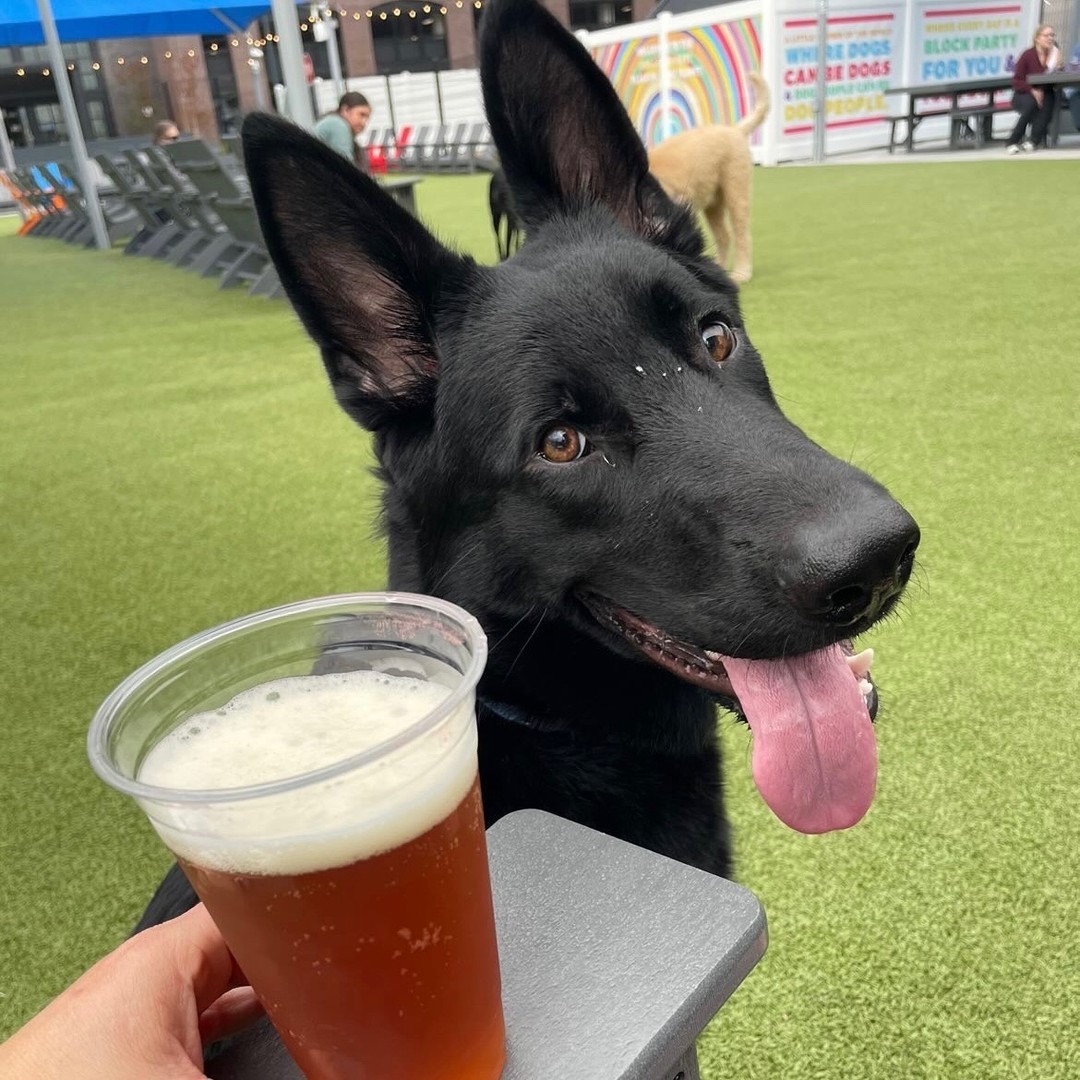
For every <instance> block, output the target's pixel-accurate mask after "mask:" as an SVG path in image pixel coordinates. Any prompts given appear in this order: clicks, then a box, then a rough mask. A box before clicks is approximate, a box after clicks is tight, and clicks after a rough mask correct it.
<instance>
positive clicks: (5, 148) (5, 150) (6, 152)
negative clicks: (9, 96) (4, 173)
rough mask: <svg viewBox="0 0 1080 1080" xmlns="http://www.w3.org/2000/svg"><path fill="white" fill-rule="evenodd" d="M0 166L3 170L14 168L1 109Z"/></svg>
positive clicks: (13, 155) (13, 156)
mask: <svg viewBox="0 0 1080 1080" xmlns="http://www.w3.org/2000/svg"><path fill="white" fill-rule="evenodd" d="M0 165H2V166H3V167H4V168H5V169H14V168H15V154H14V153H13V152H12V149H11V140H10V139H9V138H8V133H7V124H6V123H4V110H3V109H0Z"/></svg>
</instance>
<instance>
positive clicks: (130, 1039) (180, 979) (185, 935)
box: [0, 904, 262, 1080]
mask: <svg viewBox="0 0 1080 1080" xmlns="http://www.w3.org/2000/svg"><path fill="white" fill-rule="evenodd" d="M261 1013H262V1007H261V1006H260V1005H259V1003H258V1000H257V999H256V997H255V992H254V991H253V990H252V989H251V987H250V986H248V985H246V981H245V979H244V976H243V974H242V972H241V971H240V969H239V968H238V967H237V965H236V961H235V960H234V959H233V957H232V954H231V953H230V952H229V950H228V947H227V946H226V945H225V941H224V939H223V938H222V936H221V933H220V932H219V931H218V928H217V927H216V926H215V925H214V923H213V920H212V919H211V918H210V916H209V915H208V914H207V911H206V908H204V907H203V906H202V904H199V905H198V906H197V907H195V908H193V909H192V910H191V911H188V912H186V913H185V914H183V915H181V916H180V917H179V918H176V919H173V920H172V921H171V922H167V923H163V924H162V925H161V926H154V927H151V928H150V929H149V930H144V931H143V932H142V933H140V934H136V935H135V937H133V938H130V939H129V940H128V941H125V942H124V944H123V945H121V946H120V947H119V948H117V949H116V950H114V951H113V952H111V953H110V954H109V955H108V956H106V957H105V958H104V959H103V960H99V961H98V963H96V964H95V965H94V966H93V967H92V968H91V969H90V970H89V971H88V972H87V973H86V974H85V975H83V976H82V977H81V978H79V979H78V980H77V981H76V982H74V983H73V984H72V985H71V986H70V987H68V989H67V990H65V991H64V992H63V993H62V994H61V995H60V996H59V997H58V998H56V999H55V1000H54V1001H53V1002H52V1003H51V1004H50V1005H47V1006H46V1007H45V1008H44V1009H43V1010H42V1011H41V1012H40V1013H38V1014H37V1016H35V1017H34V1018H33V1019H32V1020H31V1021H30V1022H29V1023H28V1024H26V1026H25V1027H23V1028H22V1029H20V1030H19V1031H17V1032H16V1033H15V1034H14V1035H13V1036H12V1037H11V1038H10V1039H8V1041H7V1042H6V1043H4V1044H3V1045H2V1046H0V1076H2V1077H4V1080H72V1078H73V1077H78V1080H205V1074H204V1072H203V1046H204V1045H207V1044H209V1043H212V1042H214V1041H215V1040H217V1039H221V1038H224V1037H225V1036H226V1035H231V1034H233V1033H235V1032H237V1031H240V1030H241V1029H242V1028H245V1027H247V1026H248V1024H250V1023H252V1022H253V1021H254V1020H255V1019H257V1018H258V1017H259V1016H260V1015H261Z"/></svg>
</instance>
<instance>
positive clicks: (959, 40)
mask: <svg viewBox="0 0 1080 1080" xmlns="http://www.w3.org/2000/svg"><path fill="white" fill-rule="evenodd" d="M1038 18H1039V0H880V2H877V3H874V2H868V0H828V29H827V42H826V47H827V54H826V55H827V66H826V100H825V112H826V118H827V126H826V144H825V147H826V153H829V154H839V153H845V152H849V151H854V150H863V149H869V148H872V147H877V146H884V145H885V143H886V142H887V140H888V132H889V125H888V124H887V123H885V122H884V120H885V118H887V117H888V116H889V115H893V114H896V113H903V112H906V109H907V104H906V101H905V100H904V99H903V98H902V97H897V96H893V97H886V96H885V91H886V90H888V89H890V88H891V87H894V86H914V85H924V84H927V83H945V82H954V81H958V80H963V79H977V78H984V77H985V78H990V77H992V76H995V75H998V76H1000V75H1003V74H1005V73H1007V72H1009V71H1011V70H1012V67H1013V64H1014V62H1015V59H1016V57H1017V56H1019V54H1020V53H1021V52H1022V51H1023V50H1024V49H1025V48H1026V47H1027V46H1028V44H1029V43H1030V41H1031V35H1032V31H1033V29H1034V26H1035V24H1036V21H1037V20H1038ZM578 37H579V38H580V39H581V40H582V42H583V43H584V44H585V46H586V48H587V49H588V50H589V52H590V53H591V55H592V57H593V59H594V60H595V61H596V62H597V64H598V65H599V66H600V68H601V69H602V70H603V71H604V72H605V74H606V75H607V76H608V78H609V79H611V82H612V84H613V85H614V87H615V89H616V91H617V92H618V94H619V96H620V98H621V99H622V101H623V104H624V105H625V106H626V109H627V111H628V112H629V114H630V118H631V120H633V122H634V125H635V126H636V127H637V130H638V132H639V133H640V134H641V137H642V139H643V140H644V142H645V145H646V146H653V145H655V144H656V143H658V142H661V141H662V140H663V139H664V138H666V137H668V136H669V135H672V134H675V133H676V132H679V131H682V130H684V129H686V128H689V127H696V126H698V125H700V124H712V123H722V124H730V123H734V122H735V121H736V120H738V119H740V118H741V117H742V116H744V115H745V114H746V113H747V112H749V111H750V109H751V108H752V107H753V88H752V87H751V85H750V81H749V78H748V74H749V72H751V71H758V72H760V73H761V74H762V75H763V76H764V78H765V81H766V82H767V83H768V85H769V91H770V97H771V100H772V108H771V109H770V112H769V116H768V118H767V120H766V121H765V124H764V125H763V126H762V128H761V129H759V130H758V131H757V132H755V134H754V137H753V139H752V149H753V153H754V156H755V158H756V159H757V160H758V161H761V162H764V163H765V164H770V165H772V164H776V163H777V162H780V161H794V160H799V159H802V158H808V157H810V156H811V153H812V142H813V131H814V122H815V117H816V96H817V58H818V17H817V5H816V0H738V2H736V3H730V4H723V5H721V6H719V7H712V8H706V9H702V10H699V11H693V12H688V13H687V14H685V15H677V16H672V15H667V14H663V15H660V16H659V17H658V18H656V19H652V20H650V21H647V22H637V23H630V24H628V25H626V26H619V27H612V28H610V29H607V30H600V31H597V32H595V33H592V34H587V33H580V34H579V35H578ZM347 85H348V88H349V89H350V90H359V91H360V92H361V93H362V94H364V95H365V96H366V97H367V98H368V99H369V100H370V101H371V104H372V107H373V117H372V123H371V126H372V128H373V129H378V128H385V127H394V128H395V129H396V130H398V131H400V130H401V129H402V128H403V127H407V126H408V127H412V128H414V129H415V128H417V127H419V126H421V125H425V124H427V125H432V124H440V123H447V124H449V123H459V122H462V121H469V122H474V123H478V122H480V121H482V120H483V119H484V109H483V101H482V98H481V94H480V80H479V75H478V73H477V72H476V71H473V70H455V71H442V72H438V73H435V72H419V73H411V74H410V73H404V74H401V75H391V76H389V77H388V78H386V77H382V76H372V77H370V78H362V79H349V80H348V84H347ZM314 89H315V97H316V105H317V110H316V111H317V112H318V113H320V114H321V113H324V112H329V111H331V110H332V109H333V108H334V106H335V105H336V103H337V102H336V97H335V94H334V89H333V86H332V84H331V83H329V82H325V81H317V82H316V84H315V88H314ZM1004 97H1005V98H1007V97H1008V95H1007V94H1005V95H1004ZM995 122H996V123H997V124H998V125H999V127H1004V126H1007V125H1009V124H1011V122H1012V121H1011V118H1010V114H1009V113H1008V112H1006V113H1005V114H1004V115H1002V116H1000V117H996V118H995ZM947 133H948V131H947V120H946V119H945V118H934V119H928V120H925V121H923V123H922V125H921V126H920V128H919V134H920V138H933V137H945V136H946V135H947Z"/></svg>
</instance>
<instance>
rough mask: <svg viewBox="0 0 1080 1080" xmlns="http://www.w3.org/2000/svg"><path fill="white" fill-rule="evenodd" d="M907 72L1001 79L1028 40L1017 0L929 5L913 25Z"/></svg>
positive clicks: (921, 76)
mask: <svg viewBox="0 0 1080 1080" xmlns="http://www.w3.org/2000/svg"><path fill="white" fill-rule="evenodd" d="M915 27H916V29H915V42H914V52H913V61H912V69H913V70H912V77H913V79H914V81H915V82H916V83H938V82H960V81H962V80H966V79H994V78H1003V77H1004V76H1006V75H1008V74H1010V73H1011V72H1012V70H1013V68H1014V67H1015V66H1016V59H1017V57H1018V56H1019V55H1020V54H1021V53H1022V52H1023V51H1024V49H1025V48H1027V46H1028V44H1029V42H1028V41H1027V39H1026V37H1025V35H1024V8H1023V5H1021V4H1017V3H1013V4H1008V3H1007V4H998V5H986V6H982V7H950V6H949V5H948V4H937V5H935V4H930V5H928V6H926V7H923V8H921V9H920V10H919V17H918V20H917V21H916V24H915Z"/></svg>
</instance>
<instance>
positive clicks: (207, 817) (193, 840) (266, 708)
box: [138, 671, 476, 874]
mask: <svg viewBox="0 0 1080 1080" xmlns="http://www.w3.org/2000/svg"><path fill="white" fill-rule="evenodd" d="M449 696H450V691H449V690H448V689H447V688H446V687H445V686H442V685H440V684H438V683H433V682H424V681H422V680H420V679H414V678H408V677H395V676H391V675H386V674H383V673H381V672H375V671H349V672H336V673H332V674H327V675H306V676H298V677H295V678H287V679H277V680H274V681H272V682H267V683H263V684H261V685H259V686H256V687H252V688H251V689H249V690H245V691H243V692H242V693H240V694H238V695H237V696H236V697H234V698H233V699H232V700H231V701H230V702H228V704H226V705H224V706H223V707H222V708H220V709H217V710H214V711H212V712H203V713H197V714H195V715H193V716H191V717H189V718H188V719H187V720H185V721H183V722H182V723H180V724H179V725H177V727H175V728H174V729H173V730H172V731H171V732H170V733H169V734H168V735H166V736H165V737H164V738H163V739H162V740H161V741H160V742H158V743H157V744H156V745H155V746H154V747H153V748H152V749H151V750H150V752H149V754H147V756H146V758H145V760H144V761H143V763H142V766H141V768H140V769H139V776H138V778H139V780H140V781H141V782H143V783H146V784H153V785H155V786H160V787H165V788H171V789H174V790H176V789H183V790H197V791H209V792H213V791H215V790H224V789H228V788H239V787H249V786H252V785H257V784H263V783H268V782H272V781H275V780H284V779H287V778H288V777H292V776H303V775H306V774H308V773H311V772H312V771H315V770H318V769H321V768H324V767H326V766H331V765H334V764H335V763H337V762H340V761H343V760H345V759H347V758H349V757H352V756H354V755H356V754H360V753H363V752H364V751H366V750H370V749H372V748H374V747H376V746H379V745H380V744H382V743H385V742H386V741H387V740H388V739H392V738H394V736H396V735H399V734H401V733H402V732H403V731H405V730H407V729H408V728H409V727H411V726H412V725H413V724H415V723H416V722H417V721H418V720H420V719H422V718H423V717H424V716H426V715H427V714H429V713H430V712H431V711H432V710H433V709H435V708H436V707H437V706H439V705H440V704H441V703H442V702H444V701H445V700H446V699H447V698H448V697H449ZM475 778H476V728H475V724H474V723H473V722H472V701H471V698H470V699H467V700H466V701H464V702H463V703H462V704H461V705H460V706H459V707H458V708H457V709H455V710H453V711H452V712H451V713H450V714H449V715H448V716H447V717H446V718H444V719H443V720H442V721H440V722H439V723H438V724H437V725H436V726H435V727H434V728H433V729H432V730H430V731H428V732H425V733H424V734H423V735H422V736H420V737H418V738H416V739H413V740H411V741H410V742H409V743H408V745H406V746H404V747H401V748H398V749H395V750H393V751H390V752H388V753H387V754H385V755H384V756H381V757H380V758H379V759H378V761H377V762H375V763H373V764H367V765H364V766H361V767H358V768H354V769H351V770H349V771H348V772H345V773H343V774H342V775H338V776H335V777H333V778H331V779H329V780H322V781H319V782H317V783H308V784H303V785H301V786H298V787H297V788H295V789H293V790H289V791H285V792H280V793H277V794H273V795H264V796H258V797H255V798H249V799H243V800H237V801H231V802H221V801H214V800H213V799H212V797H211V799H210V800H208V801H207V802H205V803H182V802H158V801H156V800H150V799H145V798H143V799H140V802H141V804H142V805H143V809H144V810H145V811H146V812H147V814H148V815H149V817H150V819H151V821H152V822H153V824H154V827H155V828H156V829H157V831H158V833H159V834H160V836H161V838H162V839H163V840H164V841H165V843H166V844H167V845H168V846H169V847H170V848H171V849H172V851H173V852H174V853H175V854H176V855H178V856H179V857H181V858H183V859H185V860H188V861H190V862H193V863H196V864H198V865H200V866H203V867H206V868H207V869H215V870H228V871H233V872H237V873H261V874H298V873H307V872H312V871H315V870H323V869H328V868H330V867H332V866H342V865H345V864H347V863H351V862H355V861H356V860H358V859H362V858H368V857H370V856H372V855H376V854H378V853H379V852H381V851H387V850H389V849H391V848H394V847H397V846H399V845H401V844H404V843H407V842H408V841H409V840H412V839H414V838H415V837H417V836H419V835H421V834H422V833H424V832H426V831H427V830H428V829H430V828H431V827H432V826H434V825H436V824H437V823H438V822H440V821H442V820H443V818H445V817H446V816H447V815H448V814H450V813H451V811H453V810H454V808H455V807H456V806H457V805H458V804H459V803H460V802H461V800H462V799H463V798H464V797H465V795H466V794H467V793H468V790H469V788H470V787H471V786H472V783H473V781H474V780H475Z"/></svg>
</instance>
